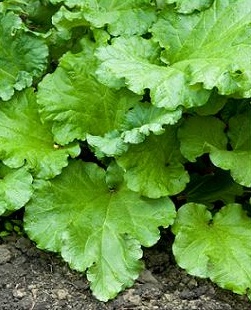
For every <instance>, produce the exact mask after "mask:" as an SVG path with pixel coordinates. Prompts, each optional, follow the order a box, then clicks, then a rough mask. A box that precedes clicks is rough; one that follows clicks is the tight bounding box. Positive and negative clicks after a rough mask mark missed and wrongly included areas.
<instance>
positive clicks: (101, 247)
mask: <svg viewBox="0 0 251 310" xmlns="http://www.w3.org/2000/svg"><path fill="white" fill-rule="evenodd" d="M109 173H110V172H109ZM106 180H107V178H106V173H105V171H104V170H103V169H101V168H100V167H98V166H97V165H95V164H93V163H84V162H81V161H72V162H71V163H70V164H69V166H68V167H67V168H65V169H64V170H63V172H62V174H61V175H59V176H57V177H56V178H54V179H52V180H51V181H43V180H39V181H37V182H36V184H35V188H36V189H35V193H34V195H33V198H32V200H31V201H30V202H29V204H28V205H27V206H26V209H25V230H26V232H27V233H28V235H29V237H30V238H31V239H32V240H34V241H36V242H37V245H38V247H39V248H42V249H47V250H51V251H56V252H61V254H62V256H63V258H64V259H65V260H66V261H67V262H69V264H70V266H71V267H72V268H74V269H76V270H79V271H85V270H86V269H88V271H87V276H88V279H89V280H90V281H91V289H92V290H93V293H94V295H95V296H96V297H97V298H98V299H100V300H103V301H107V300H108V299H110V298H114V297H115V296H116V294H117V293H118V292H119V291H121V290H122V289H124V288H125V287H127V286H131V285H132V284H133V281H134V280H135V279H136V278H137V277H138V275H139V272H140V271H141V270H142V267H143V266H142V262H140V261H139V259H140V258H141V257H142V251H141V249H140V245H141V244H142V245H143V246H147V247H148V246H151V245H153V244H154V243H155V242H156V241H157V240H158V239H159V237H160V235H159V230H158V227H160V226H164V227H167V226H168V225H170V224H172V223H173V220H174V217H175V214H176V212H175V208H174V205H173V203H172V202H171V200H170V199H169V198H167V197H165V198H161V199H154V200H152V199H148V198H142V197H141V196H140V195H139V194H138V193H135V192H132V191H130V190H129V189H128V188H127V187H126V186H124V185H123V184H121V185H120V186H119V188H113V189H109V187H108V186H107V184H106Z"/></svg>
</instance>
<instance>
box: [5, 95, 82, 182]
mask: <svg viewBox="0 0 251 310" xmlns="http://www.w3.org/2000/svg"><path fill="white" fill-rule="evenodd" d="M79 152H80V149H79V146H78V145H77V144H72V145H69V146H65V147H61V146H59V145H57V144H55V142H54V140H53V136H52V133H51V127H50V125H48V124H47V125H46V124H42V123H41V121H40V118H39V114H38V105H37V102H36V96H35V94H34V92H33V89H27V90H25V91H23V92H20V93H17V94H16V95H15V96H14V97H13V98H12V99H11V100H9V101H8V102H1V105H0V158H1V160H3V162H4V163H5V164H6V165H7V166H9V167H11V168H19V167H21V166H23V165H24V164H27V166H28V168H29V169H30V170H31V171H32V172H33V174H34V175H35V176H36V177H38V178H52V177H54V176H55V175H57V174H59V173H60V172H61V170H62V168H63V167H65V166H67V164H68V161H67V158H68V157H69V155H70V156H72V157H75V156H77V155H78V154H79Z"/></svg>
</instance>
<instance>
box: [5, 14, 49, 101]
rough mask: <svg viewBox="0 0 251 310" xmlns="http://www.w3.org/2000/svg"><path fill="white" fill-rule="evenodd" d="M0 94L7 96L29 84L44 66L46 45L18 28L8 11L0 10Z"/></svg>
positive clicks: (15, 18) (38, 75) (40, 73)
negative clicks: (5, 12) (2, 11)
mask: <svg viewBox="0 0 251 310" xmlns="http://www.w3.org/2000/svg"><path fill="white" fill-rule="evenodd" d="M0 41H1V45H0V98H2V100H9V99H10V98H11V97H12V96H13V94H14V91H15V90H22V89H24V88H26V87H29V86H31V85H32V82H33V79H34V78H38V77H40V76H41V75H42V73H43V72H44V70H45V68H46V64H47V56H48V48H47V46H46V44H45V43H44V42H43V40H42V39H40V38H38V37H36V36H34V35H33V34H31V33H27V32H25V30H24V29H23V28H22V21H21V19H20V18H19V17H18V16H17V15H15V14H14V13H12V12H9V13H7V14H6V15H4V14H2V13H0Z"/></svg>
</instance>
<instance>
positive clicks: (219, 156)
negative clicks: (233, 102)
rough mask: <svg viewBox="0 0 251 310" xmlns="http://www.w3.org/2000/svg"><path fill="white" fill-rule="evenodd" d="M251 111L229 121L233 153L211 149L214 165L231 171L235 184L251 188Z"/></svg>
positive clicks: (229, 134)
mask: <svg viewBox="0 0 251 310" xmlns="http://www.w3.org/2000/svg"><path fill="white" fill-rule="evenodd" d="M250 120H251V109H249V110H248V111H247V112H246V113H242V114H239V115H236V116H234V117H232V118H231V119H230V120H229V131H228V136H229V138H230V144H231V147H232V150H231V151H228V150H221V149H217V148H215V147H211V151H210V158H211V160H212V162H213V163H214V165H216V166H218V167H220V168H222V169H225V170H230V172H231V175H232V177H233V179H234V180H235V182H237V183H239V184H241V185H244V186H247V187H251V164H250V163H251V125H250Z"/></svg>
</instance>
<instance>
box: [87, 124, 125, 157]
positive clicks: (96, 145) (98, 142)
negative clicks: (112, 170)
mask: <svg viewBox="0 0 251 310" xmlns="http://www.w3.org/2000/svg"><path fill="white" fill-rule="evenodd" d="M86 139H87V142H88V144H89V145H90V146H91V147H92V148H93V149H94V152H95V155H96V156H97V157H98V158H103V157H105V156H108V157H114V156H116V155H122V154H123V153H125V152H126V151H127V150H128V144H127V143H125V142H124V140H123V139H122V137H121V133H120V132H119V131H117V130H114V131H111V132H108V133H106V134H105V135H104V136H103V137H100V136H92V135H89V134H88V135H87V136H86Z"/></svg>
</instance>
